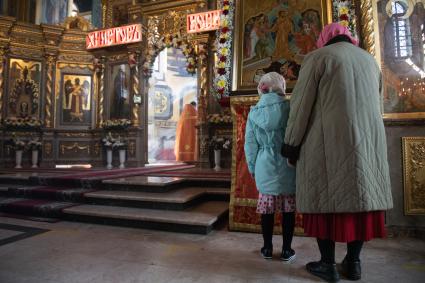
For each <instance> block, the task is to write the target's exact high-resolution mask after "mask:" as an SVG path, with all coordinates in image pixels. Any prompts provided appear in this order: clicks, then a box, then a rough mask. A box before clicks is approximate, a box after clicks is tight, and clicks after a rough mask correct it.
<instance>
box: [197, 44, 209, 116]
mask: <svg viewBox="0 0 425 283" xmlns="http://www.w3.org/2000/svg"><path fill="white" fill-rule="evenodd" d="M198 50H199V51H200V52H205V56H202V57H200V59H199V65H200V93H199V99H198V103H199V106H198V115H199V122H200V123H205V121H206V118H207V115H206V113H207V107H208V105H207V100H208V99H207V93H208V92H207V88H208V64H207V62H208V58H207V51H208V47H207V44H206V43H200V44H199V45H198ZM198 53H199V52H198Z"/></svg>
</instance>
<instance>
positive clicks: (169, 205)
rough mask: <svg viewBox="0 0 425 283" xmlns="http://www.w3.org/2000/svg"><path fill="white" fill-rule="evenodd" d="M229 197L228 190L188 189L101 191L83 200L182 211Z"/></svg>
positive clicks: (103, 203) (85, 196) (87, 194)
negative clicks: (202, 202)
mask: <svg viewBox="0 0 425 283" xmlns="http://www.w3.org/2000/svg"><path fill="white" fill-rule="evenodd" d="M229 195H230V189H228V188H204V187H188V188H181V189H176V190H173V191H170V192H162V193H150V192H141V191H112V190H103V191H96V192H91V193H86V194H85V195H84V198H85V200H86V202H88V203H94V204H102V205H116V206H130V207H143V208H153V209H170V210H182V209H185V208H188V207H190V206H192V205H194V204H197V203H199V202H201V201H206V200H223V201H226V200H228V199H229Z"/></svg>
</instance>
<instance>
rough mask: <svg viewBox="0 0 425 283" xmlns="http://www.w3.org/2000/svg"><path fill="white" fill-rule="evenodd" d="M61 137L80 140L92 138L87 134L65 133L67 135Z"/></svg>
mask: <svg viewBox="0 0 425 283" xmlns="http://www.w3.org/2000/svg"><path fill="white" fill-rule="evenodd" d="M60 136H65V137H67V138H70V137H73V138H74V137H78V138H88V137H90V135H89V134H85V133H65V134H63V135H60Z"/></svg>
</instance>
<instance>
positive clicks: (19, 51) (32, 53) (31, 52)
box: [10, 46, 43, 58]
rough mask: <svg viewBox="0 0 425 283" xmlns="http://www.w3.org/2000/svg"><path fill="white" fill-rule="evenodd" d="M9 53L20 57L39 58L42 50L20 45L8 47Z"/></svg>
mask: <svg viewBox="0 0 425 283" xmlns="http://www.w3.org/2000/svg"><path fill="white" fill-rule="evenodd" d="M10 53H11V55H16V56H21V57H30V58H40V57H42V56H43V52H42V50H37V49H26V48H20V47H14V46H11V47H10Z"/></svg>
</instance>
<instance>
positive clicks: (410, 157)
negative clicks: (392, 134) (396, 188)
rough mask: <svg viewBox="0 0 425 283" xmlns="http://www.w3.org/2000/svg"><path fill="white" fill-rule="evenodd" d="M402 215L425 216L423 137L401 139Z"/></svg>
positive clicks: (424, 142)
mask: <svg viewBox="0 0 425 283" xmlns="http://www.w3.org/2000/svg"><path fill="white" fill-rule="evenodd" d="M402 148H403V181H404V182H403V183H404V213H405V214H406V215H425V137H403V138H402Z"/></svg>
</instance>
